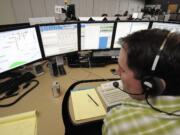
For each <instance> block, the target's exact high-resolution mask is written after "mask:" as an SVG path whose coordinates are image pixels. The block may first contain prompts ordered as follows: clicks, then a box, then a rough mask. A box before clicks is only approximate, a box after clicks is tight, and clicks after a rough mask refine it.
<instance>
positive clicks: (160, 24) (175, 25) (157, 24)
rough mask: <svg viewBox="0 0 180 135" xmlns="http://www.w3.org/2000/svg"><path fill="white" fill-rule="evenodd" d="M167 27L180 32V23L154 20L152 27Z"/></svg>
mask: <svg viewBox="0 0 180 135" xmlns="http://www.w3.org/2000/svg"><path fill="white" fill-rule="evenodd" d="M153 28H158V29H166V30H169V31H171V32H180V24H178V23H170V22H167V23H165V22H153V24H152V27H151V29H153Z"/></svg>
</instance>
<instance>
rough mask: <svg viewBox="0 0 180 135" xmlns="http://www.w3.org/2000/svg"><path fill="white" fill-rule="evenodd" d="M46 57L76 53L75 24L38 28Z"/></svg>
mask: <svg viewBox="0 0 180 135" xmlns="http://www.w3.org/2000/svg"><path fill="white" fill-rule="evenodd" d="M40 33H41V38H42V43H43V49H44V53H45V56H46V57H49V56H55V55H60V54H65V53H70V52H74V51H78V33H77V24H58V25H44V26H40Z"/></svg>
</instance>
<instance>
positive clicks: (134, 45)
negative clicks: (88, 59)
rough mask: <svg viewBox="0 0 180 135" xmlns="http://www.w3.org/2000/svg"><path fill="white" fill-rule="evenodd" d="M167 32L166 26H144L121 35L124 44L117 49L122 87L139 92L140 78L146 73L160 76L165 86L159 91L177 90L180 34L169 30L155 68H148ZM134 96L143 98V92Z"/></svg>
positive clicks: (170, 93) (179, 68)
mask: <svg viewBox="0 0 180 135" xmlns="http://www.w3.org/2000/svg"><path fill="white" fill-rule="evenodd" d="M168 33H169V31H167V30H159V29H153V30H143V31H139V32H135V33H133V34H131V35H128V36H127V37H125V38H123V39H121V40H122V42H123V45H122V48H121V50H120V56H119V67H120V68H119V70H118V72H119V75H120V76H121V78H122V81H123V85H124V87H125V90H127V91H129V92H131V93H133V92H134V93H142V92H143V88H142V85H141V81H142V79H143V78H144V77H145V76H153V77H158V78H161V81H162V83H163V84H164V86H165V87H166V88H165V90H164V91H163V93H162V94H164V95H177V94H178V95H179V94H180V83H179V81H180V77H179V75H180V35H178V34H175V33H172V34H170V36H169V37H168V39H167V42H166V44H165V46H164V49H163V50H162V52H161V53H160V59H159V61H158V63H157V66H156V70H155V71H154V72H152V70H151V68H152V64H153V62H154V59H155V56H156V55H157V54H158V52H159V49H160V47H161V45H162V43H163V41H164V40H165V39H166V37H167V35H168ZM178 83H179V84H178ZM134 98H137V99H142V98H143V96H135V97H134Z"/></svg>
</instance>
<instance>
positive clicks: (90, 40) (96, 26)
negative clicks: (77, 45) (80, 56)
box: [81, 23, 114, 50]
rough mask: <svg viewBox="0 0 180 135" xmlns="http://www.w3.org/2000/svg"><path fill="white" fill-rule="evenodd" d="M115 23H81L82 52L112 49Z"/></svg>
mask: <svg viewBox="0 0 180 135" xmlns="http://www.w3.org/2000/svg"><path fill="white" fill-rule="evenodd" d="M113 27H114V23H81V50H99V49H110V47H111V40H112V33H113Z"/></svg>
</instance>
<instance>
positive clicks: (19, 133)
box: [0, 111, 37, 135]
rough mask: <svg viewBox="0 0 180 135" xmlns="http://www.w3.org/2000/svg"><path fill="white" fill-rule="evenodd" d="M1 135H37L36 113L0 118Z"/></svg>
mask: <svg viewBox="0 0 180 135" xmlns="http://www.w3.org/2000/svg"><path fill="white" fill-rule="evenodd" d="M0 134H1V135H37V118H36V111H31V112H26V113H21V114H16V115H11V116H6V117H1V118H0Z"/></svg>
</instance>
